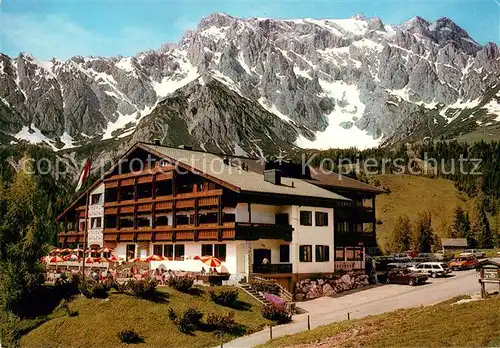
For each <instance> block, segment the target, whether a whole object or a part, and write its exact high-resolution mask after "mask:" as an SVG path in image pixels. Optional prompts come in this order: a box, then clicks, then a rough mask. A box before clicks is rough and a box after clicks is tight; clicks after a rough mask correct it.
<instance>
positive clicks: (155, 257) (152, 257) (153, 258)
mask: <svg viewBox="0 0 500 348" xmlns="http://www.w3.org/2000/svg"><path fill="white" fill-rule="evenodd" d="M163 260H164V258H163V256H159V255H154V254H153V255H150V256H148V257H146V258H145V259H144V261H146V262H151V261H163Z"/></svg>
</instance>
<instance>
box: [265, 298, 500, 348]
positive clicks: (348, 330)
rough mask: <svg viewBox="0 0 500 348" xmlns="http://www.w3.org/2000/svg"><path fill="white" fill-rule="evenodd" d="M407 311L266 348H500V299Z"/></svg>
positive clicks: (310, 333) (324, 329)
mask: <svg viewBox="0 0 500 348" xmlns="http://www.w3.org/2000/svg"><path fill="white" fill-rule="evenodd" d="M457 300H458V298H457V299H453V300H451V301H450V300H448V301H445V302H442V303H439V304H437V305H434V306H429V307H420V308H412V309H401V310H397V311H395V312H391V313H386V314H382V315H377V316H371V317H367V318H364V319H359V320H352V321H344V322H340V323H335V324H330V325H325V326H321V327H318V328H316V329H313V330H311V331H306V332H303V333H299V334H296V335H291V336H284V337H281V338H278V339H275V340H273V341H270V342H268V343H267V344H265V345H263V346H261V347H304V348H305V347H311V348H312V347H353V346H355V347H360V346H366V347H485V346H498V345H499V344H500V320H499V313H500V296H495V297H492V298H489V299H487V300H485V301H474V302H468V303H463V304H452V303H455V302H456V301H457Z"/></svg>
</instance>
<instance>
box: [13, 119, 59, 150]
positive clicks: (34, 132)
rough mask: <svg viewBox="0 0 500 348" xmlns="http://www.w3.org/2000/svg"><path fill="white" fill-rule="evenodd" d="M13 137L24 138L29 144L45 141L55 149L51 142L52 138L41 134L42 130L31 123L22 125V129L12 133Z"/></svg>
mask: <svg viewBox="0 0 500 348" xmlns="http://www.w3.org/2000/svg"><path fill="white" fill-rule="evenodd" d="M14 138H16V139H18V140H25V141H27V142H29V143H31V144H39V143H46V144H48V145H50V146H51V147H52V148H53V149H55V147H54V145H53V144H52V140H50V139H49V138H47V137H46V136H45V135H43V134H42V132H41V131H40V130H39V129H38V128H36V127H35V125H34V124H33V123H32V124H31V125H30V127H28V126H23V129H21V130H20V131H19V132H18V133H16V134H14Z"/></svg>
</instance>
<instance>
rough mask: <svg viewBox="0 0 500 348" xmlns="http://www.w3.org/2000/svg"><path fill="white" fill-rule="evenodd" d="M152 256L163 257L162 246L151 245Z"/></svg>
mask: <svg viewBox="0 0 500 348" xmlns="http://www.w3.org/2000/svg"><path fill="white" fill-rule="evenodd" d="M153 254H154V255H158V256H163V245H161V244H156V245H153Z"/></svg>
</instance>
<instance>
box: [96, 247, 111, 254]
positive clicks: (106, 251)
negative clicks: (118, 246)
mask: <svg viewBox="0 0 500 348" xmlns="http://www.w3.org/2000/svg"><path fill="white" fill-rule="evenodd" d="M113 251H114V249H113V248H102V249H99V250H97V252H98V253H112V252H113Z"/></svg>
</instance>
